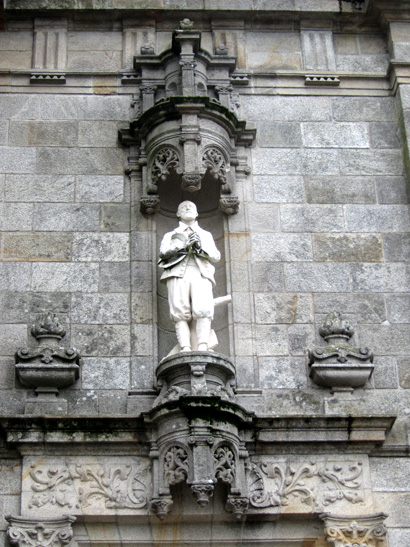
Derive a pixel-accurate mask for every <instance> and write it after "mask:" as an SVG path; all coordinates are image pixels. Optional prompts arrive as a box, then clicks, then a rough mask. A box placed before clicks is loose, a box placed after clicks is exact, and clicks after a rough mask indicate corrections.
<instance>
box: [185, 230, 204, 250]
mask: <svg viewBox="0 0 410 547" xmlns="http://www.w3.org/2000/svg"><path fill="white" fill-rule="evenodd" d="M188 246H189V247H191V249H194V250H197V251H199V250H201V239H200V237H199V235H198V234H197V233H196V232H193V233H192V234H190V236H189V241H188Z"/></svg>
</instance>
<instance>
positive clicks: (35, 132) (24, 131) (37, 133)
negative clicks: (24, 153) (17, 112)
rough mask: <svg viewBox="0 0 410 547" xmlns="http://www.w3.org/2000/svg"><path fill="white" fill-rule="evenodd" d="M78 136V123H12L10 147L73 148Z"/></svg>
mask: <svg viewBox="0 0 410 547" xmlns="http://www.w3.org/2000/svg"><path fill="white" fill-rule="evenodd" d="M77 134H78V128H77V122H68V121H60V122H54V121H47V122H38V121H24V122H23V121H12V122H10V127H9V145H10V146H60V147H65V146H69V147H73V146H75V145H76V144H77V140H78V136H77Z"/></svg>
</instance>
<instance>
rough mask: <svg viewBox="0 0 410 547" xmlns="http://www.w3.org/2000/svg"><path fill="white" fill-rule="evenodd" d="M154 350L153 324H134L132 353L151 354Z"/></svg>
mask: <svg viewBox="0 0 410 547" xmlns="http://www.w3.org/2000/svg"><path fill="white" fill-rule="evenodd" d="M152 352H153V325H146V324H142V325H141V324H140V325H133V328H132V353H133V355H141V356H144V355H146V356H150V355H152Z"/></svg>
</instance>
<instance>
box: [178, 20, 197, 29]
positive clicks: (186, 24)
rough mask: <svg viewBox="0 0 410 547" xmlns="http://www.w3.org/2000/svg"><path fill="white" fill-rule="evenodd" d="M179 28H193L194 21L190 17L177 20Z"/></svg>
mask: <svg viewBox="0 0 410 547" xmlns="http://www.w3.org/2000/svg"><path fill="white" fill-rule="evenodd" d="M179 28H180V29H181V30H192V29H193V28H194V22H193V21H191V20H190V19H187V18H185V19H182V21H180V22H179Z"/></svg>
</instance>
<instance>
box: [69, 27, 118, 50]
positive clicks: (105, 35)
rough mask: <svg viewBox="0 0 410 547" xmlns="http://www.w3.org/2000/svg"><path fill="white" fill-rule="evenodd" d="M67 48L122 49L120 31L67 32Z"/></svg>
mask: <svg viewBox="0 0 410 547" xmlns="http://www.w3.org/2000/svg"><path fill="white" fill-rule="evenodd" d="M67 38H68V49H69V50H70V51H83V52H86V51H87V52H88V51H93V50H94V51H107V52H108V51H122V33H121V32H113V31H109V32H104V31H100V32H93V31H84V30H83V31H81V32H69V33H68V37H67Z"/></svg>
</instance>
